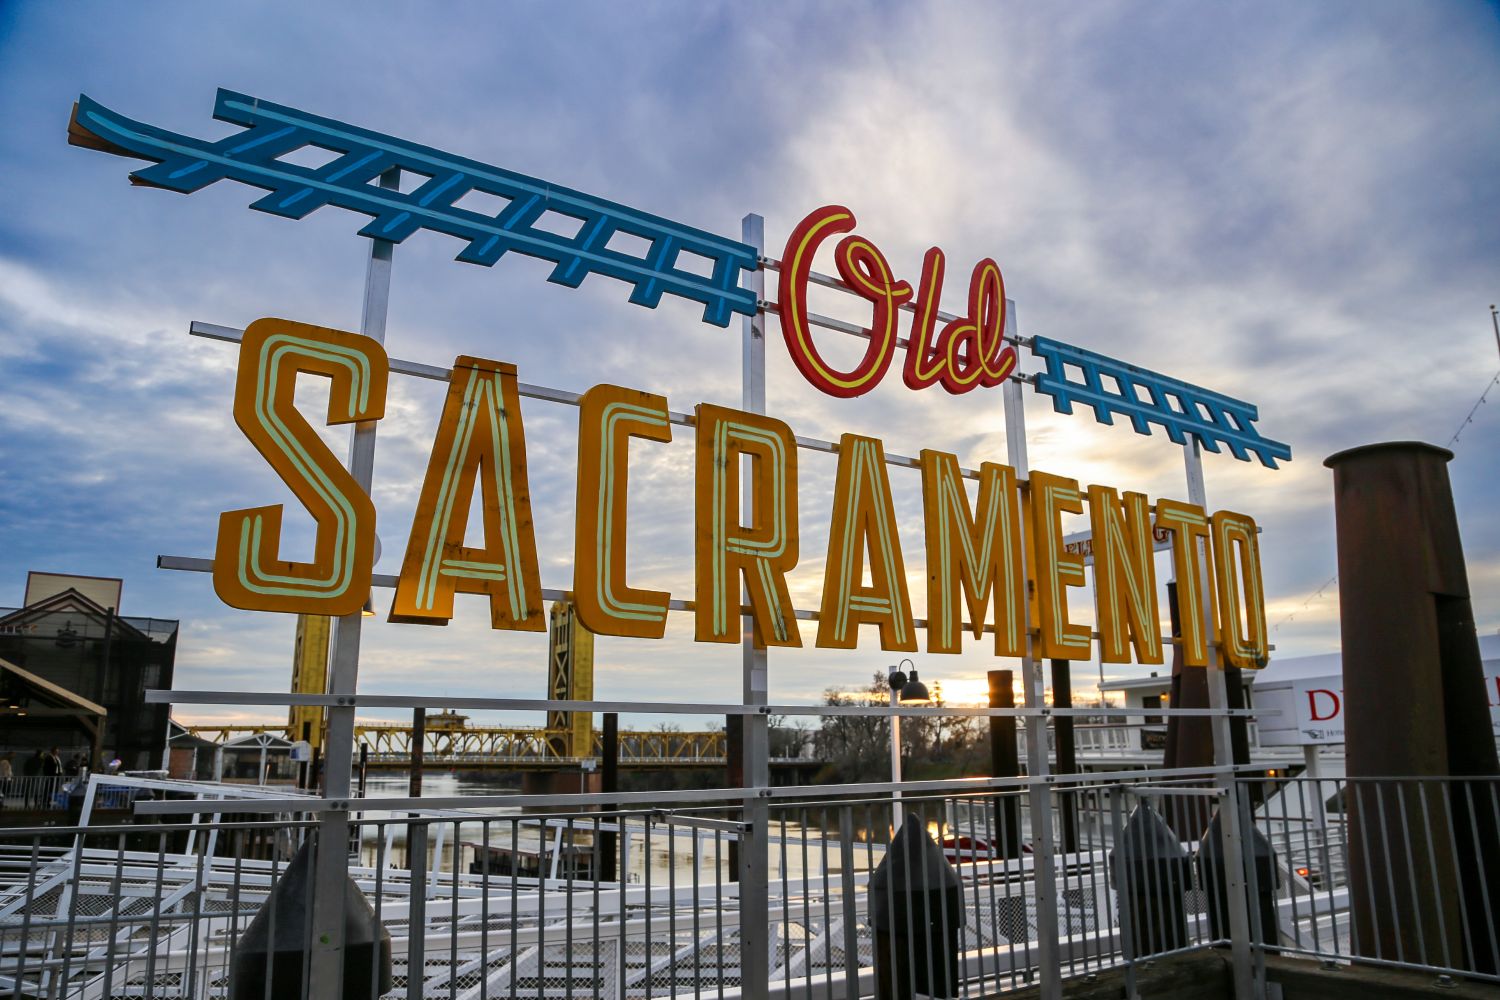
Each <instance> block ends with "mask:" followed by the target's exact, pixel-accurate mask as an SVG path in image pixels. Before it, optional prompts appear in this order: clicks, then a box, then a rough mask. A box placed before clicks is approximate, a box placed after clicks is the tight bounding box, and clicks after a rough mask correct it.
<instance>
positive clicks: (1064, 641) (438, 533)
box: [214, 319, 1266, 667]
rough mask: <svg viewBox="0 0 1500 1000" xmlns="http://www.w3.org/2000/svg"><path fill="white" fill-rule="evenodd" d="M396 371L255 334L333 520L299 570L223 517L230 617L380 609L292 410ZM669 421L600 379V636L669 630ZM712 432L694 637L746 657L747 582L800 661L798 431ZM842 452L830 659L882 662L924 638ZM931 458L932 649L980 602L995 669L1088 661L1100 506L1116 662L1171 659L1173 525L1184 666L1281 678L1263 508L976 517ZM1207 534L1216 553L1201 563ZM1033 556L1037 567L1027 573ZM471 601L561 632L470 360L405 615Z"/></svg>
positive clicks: (287, 475)
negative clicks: (1159, 562)
mask: <svg viewBox="0 0 1500 1000" xmlns="http://www.w3.org/2000/svg"><path fill="white" fill-rule="evenodd" d="M388 368H389V365H388V361H387V359H386V355H385V351H384V349H383V348H382V347H381V346H380V344H379V343H378V342H376V341H375V340H372V339H370V338H368V337H362V336H359V335H358V334H353V333H346V332H343V331H339V330H330V329H326V328H322V327H314V326H308V325H306V324H303V323H294V322H291V321H289V320H279V319H261V320H257V321H256V322H255V323H252V324H251V325H250V327H249V328H248V329H247V330H246V331H245V334H244V338H243V339H242V341H241V345H240V363H239V376H238V380H237V383H236V392H235V400H234V412H235V417H236V420H237V422H238V423H239V425H240V427H241V429H242V430H244V432H245V434H246V436H247V437H248V438H249V439H250V440H251V441H252V442H253V443H254V444H255V445H256V448H257V449H258V450H259V451H260V452H261V454H262V455H264V456H265V457H266V459H267V461H268V463H269V464H270V465H271V467H272V468H273V469H274V470H275V471H276V472H277V473H278V474H279V475H280V476H281V478H282V479H283V480H284V481H285V482H286V484H287V486H288V487H289V488H290V489H291V490H292V492H293V494H294V495H295V496H296V497H297V498H298V499H299V500H300V501H301V502H302V503H303V505H304V506H305V507H306V508H307V509H308V512H309V513H310V514H312V515H313V518H314V521H315V523H316V526H317V536H316V542H315V545H314V551H315V553H316V557H315V559H314V561H313V562H311V563H290V562H285V561H282V560H281V559H280V557H279V553H278V545H279V526H280V523H281V508H280V507H262V508H250V509H246V510H234V511H229V512H228V513H226V514H224V515H223V517H222V518H221V519H220V528H219V539H218V546H217V550H216V552H217V554H216V557H215V560H214V586H215V589H216V591H217V592H218V594H219V597H220V598H221V599H222V600H223V601H224V602H225V603H226V604H229V605H231V606H233V607H237V608H243V609H245V610H250V611H282V612H296V613H302V614H321V615H338V614H348V613H350V611H351V610H357V609H358V608H359V607H360V605H361V604H362V602H363V601H364V598H365V595H367V594H368V593H369V591H370V583H371V575H372V569H373V565H372V563H373V560H372V547H373V540H374V535H375V519H376V511H375V508H374V505H373V503H372V502H371V501H370V498H369V497H368V496H367V495H366V494H365V493H364V491H362V490H360V489H359V488H358V487H357V486H355V485H354V484H353V482H352V480H350V479H348V478H347V477H348V473H347V472H346V471H344V469H343V467H342V466H341V465H339V463H338V462H337V460H336V459H335V458H334V457H333V455H332V454H331V453H329V452H328V451H327V448H326V447H325V446H323V445H322V442H321V441H320V440H319V439H318V437H317V434H316V432H315V431H314V430H313V428H312V427H311V425H310V424H309V423H308V422H307V420H306V418H305V417H304V416H303V415H302V414H301V413H300V412H298V411H297V409H296V407H295V405H294V403H293V398H294V392H295V384H296V380H297V378H298V377H299V376H301V375H304V374H306V375H318V376H322V377H325V378H328V379H330V380H331V382H332V391H331V393H330V398H331V403H330V407H329V413H328V418H327V419H328V422H329V423H343V422H348V421H350V420H356V419H357V420H372V421H373V420H380V419H382V417H383V415H384V412H385V393H386V379H387V373H388ZM668 418H669V413H668V409H667V400H666V399H665V397H662V396H658V395H654V394H651V393H647V392H642V391H640V390H636V389H629V388H625V387H622V386H614V385H599V386H595V387H594V388H592V389H590V390H589V391H588V392H587V393H585V394H584V396H583V398H582V400H581V401H580V406H579V442H580V447H579V459H578V483H579V490H578V505H577V515H576V517H577V524H576V530H575V535H574V539H575V560H574V579H573V592H574V594H575V595H576V599H577V608H578V615H579V618H580V620H581V621H582V622H583V623H584V625H585V626H586V627H587V628H588V629H589V630H590V631H591V632H594V633H596V634H599V635H616V636H631V637H637V638H660V637H661V636H662V635H663V633H664V630H665V627H666V615H667V608H668V604H669V602H670V601H671V595H670V594H668V593H665V592H659V591H649V590H642V589H638V588H635V587H632V586H631V585H630V583H629V581H628V579H627V564H626V552H625V537H626V523H627V522H626V517H627V510H626V505H625V498H626V495H627V493H628V477H629V468H630V464H629V442H630V440H631V439H632V438H641V439H645V440H651V441H657V442H661V443H670V442H671V440H672V434H671V429H670V422H669V419H668ZM693 423H694V425H695V434H696V437H697V443H696V449H697V460H696V463H695V474H694V475H695V483H694V486H695V496H696V500H695V515H694V528H693V531H694V537H695V546H694V549H695V557H694V563H695V574H694V580H695V583H694V595H693V597H694V604H693V612H694V616H695V622H696V632H695V637H696V638H697V640H698V641H700V642H738V641H740V614H741V606H740V597H739V595H740V594H741V589H742V588H743V592H744V593H746V594H748V596H749V608H748V614H749V616H750V619H751V621H752V622H753V624H754V629H755V636H756V640H757V643H758V644H760V645H763V646H792V647H796V646H801V645H802V637H801V635H800V633H799V632H798V628H797V619H796V613H795V611H794V609H793V607H792V601H791V596H790V592H789V589H788V586H787V575H788V574H789V573H790V572H791V571H792V570H793V569H794V568H796V566H797V563H798V558H799V543H798V539H799V529H798V524H799V509H798V504H797V461H796V455H797V445H796V436H795V435H794V434H793V432H792V429H791V428H790V427H789V426H788V425H787V424H786V423H784V422H782V421H780V420H777V419H775V418H774V417H768V416H765V415H761V414H754V413H747V412H744V411H741V410H735V409H731V408H728V407H723V406H715V405H711V404H707V403H704V404H700V405H699V406H698V407H697V408H696V409H695V416H694V419H693ZM745 455H749V456H751V457H753V458H754V459H755V461H754V462H752V463H750V465H749V466H748V467H749V469H751V470H752V471H751V472H750V473H749V475H750V476H751V482H750V484H749V485H750V487H751V488H750V490H749V491H748V494H745V492H744V491H742V489H741V487H742V483H741V481H740V477H741V475H743V474H744V472H743V471H742V470H744V469H745V468H746V466H745V464H744V463H742V462H741V457H742V456H745ZM838 456H839V458H838V472H837V477H836V481H835V485H834V491H833V495H834V501H833V507H832V510H831V511H830V513H829V533H828V550H827V556H826V559H825V571H824V578H823V587H822V600H821V602H820V606H819V610H818V614H817V621H818V628H817V639H816V645H818V646H819V647H823V648H836V649H852V648H854V647H855V646H856V645H857V643H858V638H859V632H860V627H861V626H864V625H869V626H873V627H874V628H875V629H876V631H877V633H878V634H879V637H880V645H881V648H882V649H887V650H892V651H904V652H913V651H915V650H916V649H917V631H918V628H917V621H916V618H915V615H914V611H913V608H912V602H911V595H910V593H909V592H908V587H907V573H906V563H905V558H904V546H903V543H902V539H901V537H900V533H899V531H898V530H897V525H896V517H895V508H894V503H893V498H892V492H891V485H890V480H889V477H888V476H887V473H886V469H887V468H888V465H887V462H886V457H885V451H884V446H883V445H882V443H881V441H880V440H879V439H878V438H872V437H864V436H861V435H857V434H845V435H843V437H842V438H841V439H840V441H839V446H838ZM920 465H921V472H922V503H923V509H924V511H925V519H924V526H925V540H924V541H925V552H926V554H927V578H928V592H927V597H928V613H929V615H930V616H931V619H930V620H929V621H928V622H927V623H926V627H927V651H928V652H930V653H957V652H959V651H960V648H961V641H960V640H961V631H962V628H963V624H962V622H961V615H960V608H959V595H960V593H962V595H963V597H964V599H965V603H966V609H967V611H968V615H969V618H970V622H969V623H968V628H969V629H970V630H971V631H972V632H973V634H974V635H975V636H976V637H978V636H980V635H981V634H982V633H983V631H984V629H985V627H986V620H987V619H988V618H989V617H990V616H991V614H993V619H994V624H993V626H992V628H993V631H994V633H995V640H994V651H995V654H996V655H997V656H1016V655H1021V652H1022V651H1023V649H1024V646H1023V635H1024V633H1025V632H1026V631H1027V630H1028V628H1029V629H1030V630H1031V631H1033V632H1034V633H1035V634H1036V636H1037V638H1038V648H1037V651H1038V653H1039V654H1040V655H1041V656H1044V657H1054V658H1059V659H1064V658H1085V657H1088V656H1089V655H1090V654H1091V651H1092V648H1093V639H1092V635H1091V630H1090V629H1089V628H1088V627H1086V626H1083V625H1079V624H1077V623H1076V622H1073V621H1072V620H1071V619H1070V615H1069V594H1068V591H1069V590H1070V589H1073V588H1077V587H1081V586H1083V584H1084V582H1085V581H1084V570H1083V566H1084V561H1083V557H1082V556H1081V555H1079V554H1078V553H1077V552H1075V551H1070V550H1069V549H1068V547H1067V546H1065V545H1064V544H1063V540H1062V529H1061V521H1062V517H1063V516H1064V515H1067V514H1074V515H1082V514H1084V513H1087V515H1088V518H1089V522H1090V527H1091V530H1092V532H1093V538H1094V539H1095V545H1094V566H1095V573H1096V586H1095V608H1096V617H1097V620H1098V623H1099V633H1100V638H1099V655H1100V658H1101V659H1102V660H1104V662H1106V663H1128V662H1131V660H1132V654H1133V657H1134V660H1135V662H1139V663H1160V662H1162V658H1163V652H1162V645H1161V636H1160V635H1159V627H1158V625H1157V621H1158V619H1159V611H1160V609H1159V607H1158V602H1157V589H1156V576H1155V565H1154V560H1153V557H1152V552H1153V545H1152V535H1153V532H1154V531H1157V530H1165V531H1168V532H1170V533H1171V534H1172V537H1173V540H1174V545H1173V560H1174V566H1175V568H1176V571H1177V578H1178V580H1179V582H1183V581H1197V580H1199V579H1201V577H1200V572H1199V571H1200V570H1201V569H1202V568H1203V566H1204V565H1205V563H1204V562H1203V560H1204V559H1207V560H1208V562H1207V565H1209V566H1210V567H1211V568H1212V570H1213V574H1212V579H1213V581H1214V585H1213V588H1212V590H1211V592H1209V593H1206V594H1205V593H1202V592H1201V589H1200V588H1199V587H1197V586H1189V585H1183V586H1182V587H1181V588H1180V593H1181V596H1182V600H1183V601H1184V608H1185V613H1184V615H1183V621H1184V637H1183V642H1184V661H1185V662H1187V663H1189V664H1192V665H1195V666H1202V665H1204V664H1206V663H1207V655H1208V643H1209V642H1210V641H1211V640H1212V641H1215V642H1217V644H1218V645H1219V647H1220V650H1221V653H1222V654H1223V655H1224V656H1225V658H1226V660H1227V662H1229V663H1230V664H1231V665H1233V666H1243V667H1255V666H1257V665H1258V664H1261V663H1264V661H1265V657H1266V625H1265V600H1264V593H1263V587H1262V581H1261V568H1260V550H1259V546H1258V542H1257V540H1256V531H1255V522H1254V520H1252V519H1251V518H1249V517H1248V516H1246V515H1243V514H1237V513H1232V512H1229V511H1218V512H1216V513H1214V514H1213V515H1211V516H1210V515H1209V514H1207V513H1206V512H1205V511H1204V510H1203V509H1202V508H1201V507H1197V506H1194V505H1192V504H1186V503H1181V502H1178V501H1174V500H1165V499H1164V500H1159V501H1157V503H1156V504H1155V506H1154V511H1155V520H1154V521H1153V520H1152V510H1153V508H1152V505H1151V504H1150V503H1149V502H1148V500H1147V498H1146V497H1145V496H1144V495H1143V494H1140V493H1126V494H1124V496H1123V498H1122V497H1121V496H1120V494H1119V493H1118V492H1116V491H1115V490H1114V489H1112V488H1110V487H1106V486H1090V487H1088V488H1087V489H1084V488H1082V487H1080V485H1079V484H1078V482H1077V481H1076V480H1073V479H1069V478H1066V477H1064V476H1058V475H1052V474H1049V473H1045V472H1033V473H1032V474H1031V477H1030V479H1029V481H1026V482H1021V481H1020V480H1019V479H1018V477H1017V476H1016V472H1015V470H1014V469H1012V468H1010V467H1009V466H1005V465H999V464H995V463H985V464H984V465H983V467H982V468H981V470H980V473H979V480H980V490H979V501H978V504H977V506H973V507H971V505H970V504H969V501H968V497H967V494H966V492H965V490H964V487H963V483H962V478H961V475H960V470H959V466H958V459H957V457H956V456H954V455H952V454H949V453H946V452H941V451H933V450H924V451H923V452H922V456H921V461H920ZM596 484H597V488H595V486H596ZM476 488H477V489H479V490H480V491H481V496H482V499H483V503H482V504H481V515H480V524H479V525H478V534H479V535H480V536H481V538H482V539H483V542H482V544H480V545H477V546H470V545H468V544H467V542H466V539H467V537H468V534H469V527H470V526H469V524H468V520H469V510H470V501H471V499H472V497H473V495H474V490H475V489H476ZM742 495H748V498H749V499H748V503H744V502H742V500H741V497H742ZM1200 539H1201V540H1207V541H1211V545H1210V546H1209V547H1208V548H1207V549H1206V550H1204V549H1202V548H1200V546H1199V545H1197V544H1195V542H1196V541H1197V540H1200ZM1023 552H1024V553H1030V558H1029V559H1028V560H1026V562H1027V563H1028V564H1030V565H1031V566H1032V567H1033V570H1032V573H1031V575H1030V578H1029V579H1028V578H1027V577H1026V576H1025V575H1024V574H1023V571H1022V566H1023V561H1022V553H1023ZM1205 552H1206V554H1205ZM867 575H868V577H869V580H870V583H869V584H868V585H866V584H864V583H863V580H864V579H865V577H866V576H867ZM1028 586H1029V587H1032V588H1034V589H1035V592H1036V595H1037V601H1036V604H1037V612H1038V613H1037V621H1036V622H1034V623H1031V624H1030V625H1029V626H1028V625H1027V624H1025V623H1023V621H1022V617H1023V612H1022V608H1023V607H1024V602H1023V595H1024V592H1025V590H1026V588H1027V587H1028ZM456 593H473V594H482V595H485V596H486V597H487V598H488V600H489V604H490V624H491V627H493V628H496V629H507V630H519V631H543V630H544V629H545V628H546V623H545V621H544V617H543V613H542V612H543V609H542V588H541V576H540V569H539V563H538V559H537V550H536V540H535V535H534V531H533V527H532V517H531V501H530V490H529V488H528V485H527V472H526V438H525V433H524V430H523V427H522V421H521V407H520V400H519V397H518V395H517V386H516V369H515V367H514V366H512V365H509V364H506V363H504V362H499V361H489V360H485V359H480V358H471V357H459V358H458V359H456V360H455V362H454V365H453V371H452V375H451V376H450V382H449V388H448V395H447V399H446V402H445V404H444V406H443V412H442V415H441V417H440V418H439V422H438V428H437V433H436V435H435V439H434V442H433V448H432V453H431V457H430V459H429V462H428V468H427V475H426V478H425V479H424V481H423V485H422V492H421V495H420V498H419V500H418V503H417V511H416V515H415V517H414V519H413V522H412V526H411V530H410V532H409V535H408V541H407V547H406V557H405V559H404V561H403V563H402V567H401V573H400V575H399V577H398V578H397V583H396V597H395V601H394V603H393V604H392V607H391V612H390V620H391V621H396V622H417V623H428V624H446V623H447V622H448V620H449V619H451V618H452V616H453V597H454V595H455V594H456ZM1203 602H1207V604H1208V606H1209V607H1210V608H1211V609H1212V610H1213V613H1214V621H1216V622H1217V634H1216V635H1214V636H1209V635H1206V634H1205V632H1204V629H1203V626H1202V618H1201V615H1200V614H1198V613H1196V612H1197V611H1198V609H1200V608H1201V607H1202V606H1203Z"/></svg>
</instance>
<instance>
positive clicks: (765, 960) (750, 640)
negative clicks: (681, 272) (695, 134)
mask: <svg viewBox="0 0 1500 1000" xmlns="http://www.w3.org/2000/svg"><path fill="white" fill-rule="evenodd" d="M740 232H741V236H740V238H741V240H742V241H743V242H745V243H748V244H749V245H750V246H752V247H754V248H755V252H756V253H757V254H764V253H765V246H766V220H765V219H763V218H761V217H760V216H759V215H747V216H745V218H744V220H743V222H742V223H741V227H740ZM749 281H750V288H751V289H752V290H753V291H754V292H755V301H756V309H755V312H754V314H753V315H751V316H747V317H745V322H744V351H743V355H742V358H741V368H740V373H741V406H742V407H743V408H744V409H745V410H746V411H747V412H750V413H765V412H766V318H765V314H764V312H762V310H763V309H764V308H765V306H764V303H765V299H766V270H765V268H764V267H760V268H756V269H755V270H754V271H751V272H750V273H749ZM742 478H743V481H742V482H741V483H740V490H741V501H740V503H741V504H742V509H744V510H749V509H750V505H751V504H753V503H754V495H755V484H754V482H753V481H752V480H751V479H750V477H748V476H745V477H742ZM745 600H746V601H749V595H748V594H746V596H745ZM743 628H744V633H743V636H742V638H741V639H740V654H741V660H740V662H741V665H742V674H743V678H744V703H745V704H746V705H766V704H768V701H769V683H768V679H767V664H766V650H765V649H764V648H759V649H758V648H756V645H755V627H754V623H753V621H752V619H751V618H750V617H749V616H748V615H746V616H745V617H744V619H743ZM768 722H769V720H768V719H767V718H766V713H765V712H764V710H762V711H761V712H759V713H757V714H755V715H747V716H745V721H744V727H745V728H744V734H745V736H744V754H745V785H746V787H749V788H766V787H768V786H769V785H770V784H771V759H770V755H771V747H770V732H769V726H768ZM744 822H745V825H744V834H743V836H742V838H741V841H740V851H739V863H740V870H739V879H740V965H741V971H740V983H741V984H742V988H743V990H744V992H745V996H747V997H764V996H766V995H767V991H768V990H769V989H770V979H771V952H770V947H771V944H770V942H771V937H772V935H771V933H770V930H769V928H770V901H769V899H768V891H769V888H768V887H769V884H770V859H769V852H770V846H771V845H770V833H771V825H770V813H769V810H768V809H767V807H766V801H765V799H763V798H759V797H757V798H755V799H751V800H750V801H749V802H747V803H746V804H745V816H744Z"/></svg>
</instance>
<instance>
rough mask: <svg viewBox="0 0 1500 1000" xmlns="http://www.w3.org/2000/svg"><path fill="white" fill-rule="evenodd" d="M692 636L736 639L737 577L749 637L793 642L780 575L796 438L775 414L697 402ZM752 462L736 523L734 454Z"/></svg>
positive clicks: (788, 550)
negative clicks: (744, 596)
mask: <svg viewBox="0 0 1500 1000" xmlns="http://www.w3.org/2000/svg"><path fill="white" fill-rule="evenodd" d="M697 425H698V427H697V433H698V445H697V463H698V470H697V479H696V493H697V495H696V500H697V503H696V515H697V516H696V520H697V522H698V523H697V531H696V535H697V544H696V546H695V560H694V561H695V564H696V570H695V574H694V576H695V582H696V587H697V607H696V617H697V623H696V624H697V636H696V637H697V640H698V641H699V642H739V641H740V579H741V577H743V579H744V584H745V589H746V590H747V591H748V592H749V594H750V609H751V620H752V621H753V622H754V625H755V641H756V643H757V644H758V645H762V646H801V645H802V637H801V636H800V635H799V634H798V633H797V614H796V610H795V609H794V608H793V607H792V596H791V594H790V593H789V592H788V591H787V586H786V574H787V573H789V572H791V570H792V568H793V567H794V566H796V565H797V557H798V534H797V441H796V439H795V438H794V437H793V436H792V429H791V428H790V427H788V426H787V425H786V424H784V423H782V422H781V421H780V420H776V419H774V418H772V417H766V416H761V415H760V414H756V413H745V412H743V411H741V410H731V409H729V408H727V407H723V406H711V405H709V404H708V403H701V404H699V406H698V410H697ZM741 455H749V456H750V457H751V459H752V460H753V462H754V468H755V473H754V479H753V481H752V484H751V488H750V490H749V497H748V502H749V506H750V511H749V514H750V523H749V524H748V525H745V524H743V523H742V520H741V519H742V517H743V516H744V513H743V512H742V510H741V507H740V456H741Z"/></svg>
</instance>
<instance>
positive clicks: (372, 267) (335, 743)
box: [307, 168, 400, 997]
mask: <svg viewBox="0 0 1500 1000" xmlns="http://www.w3.org/2000/svg"><path fill="white" fill-rule="evenodd" d="M399 179H400V171H399V170H396V169H394V168H393V169H391V170H387V171H386V172H385V173H383V174H381V175H380V186H381V187H382V188H386V189H395V188H397V187H398V186H399ZM394 248H395V244H394V243H392V242H391V241H390V240H381V239H371V240H370V258H369V265H368V267H367V268H366V271H365V301H364V310H363V314H362V315H361V317H360V322H359V332H360V333H362V334H364V335H365V336H366V337H370V338H372V339H374V340H378V341H380V342H381V343H382V344H383V343H385V319H386V311H387V307H388V306H389V305H390V294H391V256H392V251H393V249H394ZM349 471H350V473H351V474H352V475H353V476H354V480H355V482H357V483H359V486H360V488H361V489H363V490H364V491H365V492H366V493H368V492H369V491H370V484H371V482H372V481H373V479H374V472H375V423H374V422H373V421H371V422H369V423H365V424H356V425H355V426H354V430H353V433H352V434H351V435H350V442H349ZM363 624H364V613H363V611H356V612H354V613H353V614H350V615H345V616H344V617H342V618H340V619H338V620H337V621H336V622H334V629H333V655H332V663H331V666H330V670H329V677H328V693H329V694H331V695H336V696H338V695H353V694H354V692H355V688H356V686H357V684H358V681H359V639H360V630H361V628H362V627H363ZM351 700H352V699H351ZM324 746H325V748H326V751H327V752H326V756H325V757H324V770H323V795H324V797H325V798H329V799H336V800H347V799H348V797H349V783H350V778H351V772H352V768H353V763H354V706H353V705H352V704H348V705H335V706H333V707H331V708H329V709H328V737H327V740H326V741H325V743H324ZM315 871H316V874H315V876H314V880H313V899H312V946H311V950H312V961H311V962H310V963H309V969H308V981H307V987H308V994H307V995H308V996H314V997H336V996H340V995H341V990H342V985H343V984H342V978H343V973H344V883H345V882H346V881H347V880H348V878H349V813H348V811H347V810H336V811H333V812H327V813H324V814H323V815H322V817H321V818H320V819H319V821H318V854H317V867H316V869H315Z"/></svg>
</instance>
